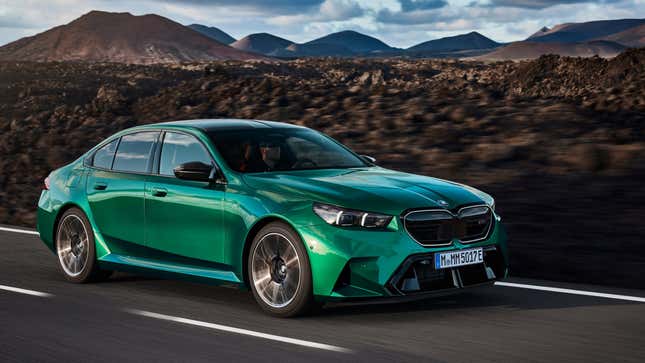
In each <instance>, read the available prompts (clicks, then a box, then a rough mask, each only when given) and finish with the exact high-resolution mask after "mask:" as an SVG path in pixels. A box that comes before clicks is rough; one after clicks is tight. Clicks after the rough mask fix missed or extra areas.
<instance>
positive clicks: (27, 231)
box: [0, 227, 40, 236]
mask: <svg viewBox="0 0 645 363" xmlns="http://www.w3.org/2000/svg"><path fill="white" fill-rule="evenodd" d="M0 231H5V232H16V233H24V234H33V235H36V236H40V233H38V231H29V230H26V229H17V228H9V227H0Z"/></svg>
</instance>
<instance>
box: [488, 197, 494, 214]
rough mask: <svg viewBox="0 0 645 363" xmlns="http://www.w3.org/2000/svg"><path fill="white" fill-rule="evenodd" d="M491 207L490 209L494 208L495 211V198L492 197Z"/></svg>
mask: <svg viewBox="0 0 645 363" xmlns="http://www.w3.org/2000/svg"><path fill="white" fill-rule="evenodd" d="M489 207H490V209H492V210H493V212H494V211H495V199H492V201H491V203H490V205H489Z"/></svg>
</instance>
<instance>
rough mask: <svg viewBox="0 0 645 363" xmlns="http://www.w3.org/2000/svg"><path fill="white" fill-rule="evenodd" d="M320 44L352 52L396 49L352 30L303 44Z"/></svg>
mask: <svg viewBox="0 0 645 363" xmlns="http://www.w3.org/2000/svg"><path fill="white" fill-rule="evenodd" d="M321 44H325V45H328V46H337V47H343V48H346V49H348V50H349V51H351V52H353V53H373V52H389V51H393V50H396V48H392V47H390V46H389V45H387V44H385V43H383V42H382V41H380V40H378V39H376V38H374V37H371V36H369V35H365V34H362V33H359V32H356V31H353V30H346V31H342V32H338V33H332V34H329V35H326V36H324V37H322V38H318V39H314V40H312V41H310V42H307V43H305V44H304V45H305V46H311V45H316V46H320V45H321ZM333 49H340V48H333Z"/></svg>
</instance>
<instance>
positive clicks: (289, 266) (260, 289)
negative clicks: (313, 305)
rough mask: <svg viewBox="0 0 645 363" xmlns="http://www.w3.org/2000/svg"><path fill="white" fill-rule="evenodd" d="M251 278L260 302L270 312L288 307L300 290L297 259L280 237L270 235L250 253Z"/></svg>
mask: <svg viewBox="0 0 645 363" xmlns="http://www.w3.org/2000/svg"><path fill="white" fill-rule="evenodd" d="M251 261H252V266H251V268H252V278H253V284H254V285H255V289H256V291H257V293H258V295H259V296H260V298H261V299H262V300H263V301H264V302H265V303H266V304H267V305H269V306H271V307H273V308H282V307H285V306H287V305H289V304H290V303H291V302H292V301H293V299H294V298H295V297H296V294H297V293H298V289H299V288H300V279H301V278H300V270H301V266H300V259H299V258H298V253H297V251H296V248H295V246H294V245H293V243H292V242H291V241H290V240H289V239H288V238H287V237H286V236H284V235H283V234H280V233H269V234H267V235H265V236H263V237H262V239H261V240H260V241H258V243H257V244H256V246H255V249H254V250H253V257H252V260H251Z"/></svg>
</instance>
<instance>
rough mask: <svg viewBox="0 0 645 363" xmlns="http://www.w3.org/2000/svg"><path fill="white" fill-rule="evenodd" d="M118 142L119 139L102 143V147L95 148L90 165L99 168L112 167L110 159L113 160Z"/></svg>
mask: <svg viewBox="0 0 645 363" xmlns="http://www.w3.org/2000/svg"><path fill="white" fill-rule="evenodd" d="M118 144H119V139H118V138H117V139H116V140H113V141H111V142H110V143H108V144H106V145H104V146H103V147H102V148H100V149H98V150H96V152H95V153H94V158H93V159H92V166H94V167H97V168H101V169H110V168H112V161H113V160H114V153H115V152H116V146H117V145H118Z"/></svg>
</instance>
